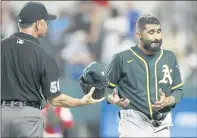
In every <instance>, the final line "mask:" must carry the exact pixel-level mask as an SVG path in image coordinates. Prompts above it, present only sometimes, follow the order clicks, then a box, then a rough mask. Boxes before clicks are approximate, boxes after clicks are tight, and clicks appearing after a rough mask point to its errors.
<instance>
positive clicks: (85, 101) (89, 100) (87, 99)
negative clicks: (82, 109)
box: [81, 87, 105, 105]
mask: <svg viewBox="0 0 197 138" xmlns="http://www.w3.org/2000/svg"><path fill="white" fill-rule="evenodd" d="M94 90H95V88H94V87H92V88H91V90H90V92H89V93H88V94H86V95H85V96H84V97H83V98H82V99H81V100H82V103H83V104H84V105H88V104H95V103H99V102H102V101H103V100H104V99H105V97H103V98H101V99H97V100H95V99H93V98H92V94H93V93H94Z"/></svg>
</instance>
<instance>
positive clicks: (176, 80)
mask: <svg viewBox="0 0 197 138" xmlns="http://www.w3.org/2000/svg"><path fill="white" fill-rule="evenodd" d="M183 94H184V93H183V82H182V79H181V73H180V69H179V65H178V62H177V59H176V57H175V62H174V68H173V83H172V87H171V95H172V96H174V97H175V100H176V103H178V102H180V100H181V99H182V97H183Z"/></svg>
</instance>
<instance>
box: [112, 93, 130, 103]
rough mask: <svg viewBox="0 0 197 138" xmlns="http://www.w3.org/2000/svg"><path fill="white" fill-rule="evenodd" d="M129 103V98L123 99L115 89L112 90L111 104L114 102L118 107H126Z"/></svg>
mask: <svg viewBox="0 0 197 138" xmlns="http://www.w3.org/2000/svg"><path fill="white" fill-rule="evenodd" d="M129 103H130V100H129V99H127V98H126V99H124V98H120V97H119V96H118V94H117V92H116V89H114V92H113V103H112V104H116V105H118V106H120V107H126V106H128V105H129Z"/></svg>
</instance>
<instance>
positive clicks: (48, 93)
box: [41, 55, 61, 100]
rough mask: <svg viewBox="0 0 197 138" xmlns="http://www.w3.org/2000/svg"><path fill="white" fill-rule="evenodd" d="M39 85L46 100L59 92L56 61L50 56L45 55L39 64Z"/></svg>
mask: <svg viewBox="0 0 197 138" xmlns="http://www.w3.org/2000/svg"><path fill="white" fill-rule="evenodd" d="M41 67H42V68H41V70H42V74H41V86H42V93H43V95H44V97H45V98H46V99H48V100H50V99H53V98H55V97H57V96H59V95H60V94H61V91H60V82H59V70H58V66H57V63H56V61H55V60H54V59H53V58H52V57H51V56H49V55H48V56H45V57H44V58H43V61H42V65H41Z"/></svg>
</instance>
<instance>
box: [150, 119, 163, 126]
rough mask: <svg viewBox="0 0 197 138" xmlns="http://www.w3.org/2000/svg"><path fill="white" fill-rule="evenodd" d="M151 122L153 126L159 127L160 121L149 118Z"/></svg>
mask: <svg viewBox="0 0 197 138" xmlns="http://www.w3.org/2000/svg"><path fill="white" fill-rule="evenodd" d="M151 123H152V125H153V126H154V127H159V126H160V125H161V123H162V121H156V120H151Z"/></svg>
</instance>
